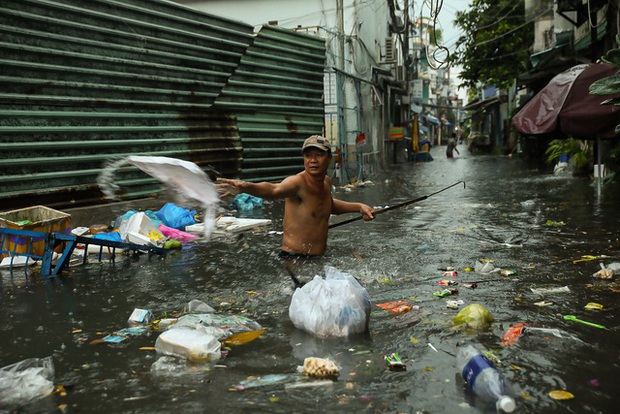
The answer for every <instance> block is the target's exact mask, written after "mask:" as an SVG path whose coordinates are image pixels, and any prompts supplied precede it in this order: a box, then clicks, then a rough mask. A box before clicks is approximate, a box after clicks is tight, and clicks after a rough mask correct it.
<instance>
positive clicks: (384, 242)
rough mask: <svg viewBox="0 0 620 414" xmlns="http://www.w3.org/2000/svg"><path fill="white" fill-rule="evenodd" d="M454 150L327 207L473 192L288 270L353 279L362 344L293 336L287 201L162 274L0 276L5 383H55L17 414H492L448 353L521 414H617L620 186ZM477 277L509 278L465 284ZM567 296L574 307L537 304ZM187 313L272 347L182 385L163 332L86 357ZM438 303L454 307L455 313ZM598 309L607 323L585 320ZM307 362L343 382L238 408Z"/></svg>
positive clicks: (403, 216) (166, 261)
mask: <svg viewBox="0 0 620 414" xmlns="http://www.w3.org/2000/svg"><path fill="white" fill-rule="evenodd" d="M459 149H461V155H456V158H454V159H450V160H449V159H446V158H445V147H440V148H433V150H432V155H433V157H434V158H435V161H433V162H430V163H402V164H397V165H395V166H393V167H392V168H391V169H390V171H388V172H384V173H378V174H377V175H375V176H372V177H367V178H368V179H369V180H371V181H372V183H368V184H367V185H366V186H365V187H358V188H354V189H352V190H350V191H345V190H343V189H340V188H338V189H337V191H336V194H335V196H336V197H340V198H343V199H346V200H351V201H363V202H365V203H367V204H370V205H373V206H377V207H385V206H389V205H394V204H397V203H402V202H404V201H407V200H410V199H415V198H418V197H421V196H424V195H429V194H432V193H434V192H436V191H438V190H441V189H442V188H445V187H447V186H449V185H451V184H453V183H455V182H457V181H459V180H463V181H465V183H466V187H465V188H463V186H462V185H457V186H454V187H452V188H450V189H448V190H446V191H444V192H442V193H440V194H436V195H433V196H431V197H429V198H427V199H425V200H422V201H420V202H417V203H414V204H412V205H410V206H408V207H405V208H402V209H395V210H392V211H389V212H386V213H384V214H381V215H379V216H378V217H377V218H376V219H375V220H374V221H372V222H363V221H356V222H353V223H350V224H346V225H343V226H341V227H337V228H334V229H332V230H331V231H330V236H329V247H328V253H327V255H326V256H325V257H324V258H322V259H319V260H316V261H312V262H308V263H305V264H303V265H302V266H299V267H298V268H297V269H296V275H297V277H298V278H299V279H301V280H303V281H309V280H311V279H312V277H313V276H314V275H317V274H319V275H324V270H323V268H324V266H325V265H331V266H334V267H336V268H337V269H339V270H341V271H343V272H347V273H350V274H352V275H354V276H355V277H356V278H357V279H358V280H359V281H360V283H361V284H362V285H363V286H364V287H365V288H366V289H367V291H368V293H369V295H370V298H371V301H372V304H373V305H372V312H371V315H370V330H369V332H368V334H367V335H361V336H356V337H352V338H348V339H319V338H316V337H314V336H312V335H309V334H305V333H303V332H300V331H298V330H297V329H295V328H294V326H293V325H292V323H291V321H290V319H289V314H288V307H289V304H290V300H291V296H292V294H293V292H294V285H293V283H292V280H291V278H290V276H289V274H288V273H287V271H286V270H285V268H284V266H283V264H282V262H281V260H280V259H279V258H278V256H277V253H278V252H279V246H280V242H281V238H280V237H281V236H279V235H277V234H272V232H273V231H278V230H280V229H281V224H282V221H281V219H282V208H283V203H282V202H281V201H276V202H273V203H267V204H266V205H265V207H264V208H263V209H261V210H257V211H253V212H252V213H251V214H250V216H252V217H254V218H269V219H272V220H273V222H272V224H271V225H270V226H268V227H267V228H265V230H263V231H254V232H244V233H240V234H236V235H232V236H227V237H217V238H215V239H213V240H211V241H208V242H205V241H199V242H195V243H192V244H190V245H187V246H185V248H184V249H183V250H182V251H179V252H174V253H171V254H169V255H168V256H167V257H165V258H161V257H159V256H157V255H148V254H140V255H127V256H125V255H122V256H119V257H118V258H117V261H116V263H115V264H114V265H112V264H110V263H109V262H106V261H104V262H102V263H98V262H96V261H93V262H91V263H89V264H87V265H85V266H76V267H72V269H71V270H70V271H69V272H66V273H65V274H64V275H63V276H61V277H57V278H53V279H50V280H47V281H43V280H41V279H40V278H39V277H38V276H37V275H36V274H31V275H28V276H25V275H24V274H23V273H19V272H15V273H14V274H13V275H10V274H8V273H7V272H6V271H1V272H0V366H6V365H9V364H12V363H15V362H18V361H21V360H24V359H27V358H44V357H48V356H51V357H52V359H53V362H54V368H55V379H54V383H55V384H56V385H62V386H63V387H64V390H65V393H64V394H61V393H58V394H55V395H53V396H49V397H46V398H43V399H41V400H38V401H36V402H34V403H32V404H30V405H28V406H26V407H25V408H23V411H22V412H33V413H38V412H59V411H61V412H67V413H73V412H89V413H91V412H92V413H98V412H102V413H104V412H105V413H110V412H124V413H127V412H133V413H147V412H148V413H169V412H173V411H176V412H184V413H194V412H196V413H198V412H200V413H204V412H223V411H227V412H234V413H236V412H269V413H290V412H317V411H320V412H369V413H375V412H377V413H396V412H403V413H417V412H428V413H457V412H464V413H468V412H470V413H471V412H484V411H489V407H486V406H484V405H482V404H480V402H478V401H475V399H473V398H472V397H471V395H469V394H468V393H467V392H466V391H465V389H464V387H463V383H462V381H461V380H460V379H459V377H458V375H457V373H456V368H455V357H454V354H455V352H456V345H457V344H459V343H465V342H467V343H474V344H476V346H478V347H480V349H488V350H491V351H492V352H493V354H494V355H495V356H496V357H497V360H496V365H497V367H498V369H499V370H500V371H501V372H502V373H503V374H504V375H505V376H506V378H507V379H508V381H509V382H510V383H511V384H512V386H513V388H514V395H515V400H516V403H517V412H522V413H540V412H558V413H567V412H574V413H584V412H591V413H598V412H602V413H607V412H615V407H616V406H617V405H618V403H620V396H619V395H618V393H617V380H618V378H619V374H620V360H619V355H620V354H619V353H618V343H620V334H619V329H618V316H619V311H618V309H617V307H616V302H617V297H618V294H619V292H620V286H619V285H618V283H617V282H616V281H617V280H618V278H619V277H620V276H615V280H616V281H614V280H611V281H609V280H598V279H594V278H593V277H592V275H593V273H595V272H596V271H598V270H599V269H600V264H601V263H602V264H603V265H609V264H611V263H614V262H620V241H619V238H618V237H619V236H618V235H619V230H620V221H619V220H618V219H617V212H618V211H619V210H620V191H619V190H620V189H619V188H618V185H617V184H613V183H612V184H609V185H607V186H605V187H603V188H597V187H596V186H592V182H591V181H590V180H589V179H588V178H574V177H565V176H564V177H556V176H554V175H552V174H550V173H549V172H547V171H540V170H539V169H537V168H536V167H533V166H530V165H529V164H527V163H526V162H524V161H523V160H521V159H520V158H519V157H517V156H515V157H506V156H486V155H485V156H471V155H470V154H468V153H467V151H466V150H465V149H464V148H463V147H462V146H461V147H460V148H459ZM161 205H163V201H161V202H159V201H157V200H154V201H153V205H152V206H146V207H145V205H144V204H140V205H138V204H118V205H114V206H109V207H106V208H105V209H81V210H75V211H69V212H71V213H72V214H73V225H74V227H75V226H78V225H87V226H88V225H90V224H95V223H102V222H103V223H106V224H107V223H108V222H109V221H112V220H113V219H114V218H115V217H116V216H118V215H120V214H122V213H124V212H125V211H127V210H128V209H131V208H137V207H141V208H153V209H157V208H159V207H161ZM344 218H346V216H340V217H334V218H333V222H337V221H339V220H341V219H344ZM478 261H481V263H485V262H486V261H489V263H491V265H492V266H494V267H497V268H501V269H511V270H514V271H516V274H513V275H508V276H503V275H501V274H500V273H491V274H482V273H476V272H467V271H466V270H465V268H474V267H475V265H476V262H478ZM446 267H454V268H455V269H456V270H457V272H458V275H457V276H456V277H453V278H452V279H454V280H455V281H457V282H458V283H459V284H458V285H456V286H455V287H456V288H458V294H457V295H453V296H448V297H444V298H441V297H438V296H435V295H434V292H436V291H440V290H442V289H443V287H442V286H440V285H438V282H439V281H440V280H442V279H446V277H445V276H443V271H441V270H438V269H440V268H446ZM468 282H478V284H477V288H475V289H470V288H467V287H465V284H466V283H468ZM564 286H566V287H567V288H568V292H558V293H534V292H533V291H532V288H534V289H549V288H562V287H564ZM192 299H200V300H203V301H205V302H207V303H208V304H210V305H211V306H212V307H213V308H215V309H216V311H217V312H218V313H230V314H242V315H245V316H248V317H250V318H252V319H254V320H255V321H257V322H258V323H260V324H261V325H262V326H263V327H265V328H266V329H267V331H266V332H265V334H263V336H261V337H260V338H259V339H256V340H254V341H252V342H250V343H248V344H245V345H240V346H234V347H232V348H231V350H230V351H229V353H228V355H227V356H226V357H225V358H222V359H220V360H219V361H217V362H216V363H215V364H206V365H204V364H203V365H201V364H189V365H188V369H187V370H185V371H184V372H183V374H181V375H175V374H174V373H170V372H168V373H166V372H162V371H158V370H156V369H155V368H154V364H155V363H156V362H157V361H158V359H160V356H159V355H158V354H157V353H156V352H155V351H154V350H153V347H154V344H155V340H156V339H157V336H158V335H159V333H158V332H151V333H149V334H147V335H141V336H134V337H131V338H130V339H128V340H125V341H123V342H121V343H119V344H108V343H94V344H93V343H92V341H95V342H97V341H96V340H97V339H101V338H102V337H103V336H105V335H106V334H108V333H111V332H115V331H118V330H119V329H122V328H125V327H127V319H128V317H129V315H130V314H131V313H132V311H133V309H134V308H143V309H149V310H151V311H152V312H153V313H154V314H155V316H156V317H162V316H164V315H170V314H174V313H175V312H176V313H178V312H180V311H182V310H183V309H184V308H185V307H186V306H187V303H188V302H189V301H190V300H192ZM400 299H404V300H406V301H407V302H409V303H410V304H411V305H413V306H414V308H413V309H412V310H410V311H409V312H406V313H400V314H395V313H390V312H388V311H386V310H383V309H381V308H379V307H377V306H376V304H380V303H384V302H389V301H395V300H400ZM448 300H462V301H463V302H464V304H462V305H460V306H459V308H458V309H450V308H448V307H447V306H446V302H447V301H448ZM590 302H595V303H598V304H601V305H602V306H603V309H602V310H587V309H585V306H586V305H587V304H588V303H590ZM472 303H478V304H481V305H483V306H484V307H486V308H487V309H488V310H489V312H490V313H491V314H492V315H493V317H494V322H493V323H492V324H491V326H490V327H489V328H488V329H486V330H478V331H473V330H463V329H456V328H455V327H454V326H453V323H452V320H453V318H454V317H455V316H456V315H457V313H458V312H459V311H460V310H461V309H463V307H464V306H466V305H468V304H472ZM541 305H544V306H541ZM564 315H575V316H576V317H577V318H579V319H581V320H585V321H589V322H592V323H596V324H599V325H603V326H605V327H606V329H599V328H596V327H592V326H589V325H585V324H582V323H578V322H574V321H569V320H565V319H564V318H563V316H564ZM518 322H527V323H529V324H530V326H531V327H535V328H549V329H557V330H559V331H558V332H556V333H559V334H560V335H561V337H556V336H555V335H553V334H551V333H549V331H548V332H544V331H536V330H530V331H527V330H526V331H525V333H523V334H522V335H521V336H520V337H519V339H518V341H517V342H516V344H515V345H513V346H510V347H506V346H502V344H501V342H502V338H503V337H504V334H505V332H506V331H507V329H508V328H509V327H511V326H512V325H514V324H516V323H518ZM393 352H398V353H399V355H400V357H401V360H402V361H403V363H404V364H405V365H406V370H404V371H398V372H396V371H391V370H389V369H388V368H387V367H386V365H385V362H384V359H383V357H384V355H386V354H390V353H393ZM309 356H314V357H330V358H332V359H333V360H334V361H336V363H337V364H338V366H339V368H340V375H339V377H338V380H337V381H335V382H310V383H308V384H309V386H306V387H291V386H287V385H286V384H285V383H278V382H276V383H272V384H263V385H262V386H260V387H256V388H253V389H246V390H244V391H231V389H234V386H235V385H237V384H239V383H240V382H241V381H243V380H246V379H247V378H248V377H251V376H254V377H265V376H267V375H270V374H287V375H294V374H295V372H296V370H297V367H298V366H300V365H302V364H303V361H304V358H306V357H309ZM268 378H269V377H268ZM18 389H19V388H18ZM555 390H564V391H568V392H570V393H571V394H572V395H573V396H574V398H572V399H569V400H555V399H553V398H551V397H550V395H549V393H550V392H551V391H555ZM471 404H473V405H474V406H473V407H472V406H471ZM491 411H493V410H491Z"/></svg>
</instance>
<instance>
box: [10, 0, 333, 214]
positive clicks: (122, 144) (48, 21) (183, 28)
mask: <svg viewBox="0 0 620 414" xmlns="http://www.w3.org/2000/svg"><path fill="white" fill-rule="evenodd" d="M5 3H8V4H4V3H3V6H2V8H0V65H1V66H2V73H1V74H0V144H1V145H2V150H1V152H0V153H1V155H0V208H7V207H10V206H22V205H30V204H34V203H45V204H48V205H58V206H62V205H69V204H70V203H71V202H73V201H75V202H77V203H90V202H95V201H99V200H100V198H101V193H100V192H99V190H98V188H97V186H96V177H97V175H98V174H99V172H100V170H101V168H102V166H103V165H104V163H105V162H106V160H110V159H115V158H119V157H123V156H126V155H130V154H142V155H161V156H170V157H175V158H181V159H186V160H190V161H193V162H195V163H197V164H198V165H200V166H201V167H203V168H205V169H206V168H208V167H212V168H213V169H215V170H218V171H219V172H220V173H222V174H223V175H227V176H233V175H239V174H240V169H241V165H242V164H241V163H242V160H243V157H245V158H246V160H245V161H243V162H244V164H243V165H244V166H245V165H248V166H249V167H250V168H256V167H255V166H254V165H253V164H252V163H250V162H249V161H248V160H247V159H252V158H254V154H253V152H252V151H253V150H254V149H255V148H256V149H258V148H270V149H271V150H270V151H266V153H267V154H268V155H267V156H266V157H264V158H265V159H269V158H274V157H275V158H288V156H287V157H284V156H283V155H282V153H281V151H280V147H282V146H288V145H292V144H293V142H291V143H289V142H287V141H286V139H285V138H290V139H291V141H295V145H297V146H299V144H298V141H299V139H300V137H301V135H302V134H303V133H304V132H306V130H313V126H307V124H308V123H310V124H311V125H313V122H314V121H313V120H314V118H315V117H316V116H317V115H316V114H312V115H311V112H312V111H316V109H317V106H316V96H314V95H313V98H314V100H313V101H312V103H311V104H310V103H308V102H307V101H305V100H304V102H303V103H301V104H300V103H297V102H293V101H295V99H296V97H293V96H294V94H295V89H296V88H300V85H304V86H308V84H307V83H306V82H305V79H306V78H312V76H310V74H309V73H304V74H302V75H300V76H298V77H297V78H294V77H291V78H289V79H288V83H287V82H285V81H283V80H281V79H280V77H281V76H284V77H286V76H290V72H287V75H284V74H283V72H284V69H283V68H276V67H270V66H269V63H268V62H269V61H270V58H269V57H267V56H264V57H263V56H261V52H262V53H265V52H264V49H265V48H268V46H267V45H265V46H262V45H260V43H261V42H259V41H258V39H261V37H262V34H261V35H259V36H258V37H256V39H257V42H256V43H258V44H259V45H258V46H256V43H255V36H254V34H253V33H252V27H251V26H249V25H246V24H243V23H239V22H235V21H232V20H228V19H223V18H219V17H215V16H211V15H208V14H205V13H202V12H199V11H196V10H193V9H190V8H186V7H182V6H179V5H176V4H174V3H170V2H166V1H158V0H152V1H147V0H123V1H111V0H62V1H61V0H58V1H55V0H22V1H19V2H5ZM266 31H268V32H278V31H277V30H273V31H272V30H266ZM286 37H289V39H286ZM290 39H298V40H296V41H293V40H290ZM261 40H262V39H261ZM271 42H272V43H273V44H274V45H272V48H273V49H272V52H273V53H274V56H272V57H271V59H273V60H272V61H271V63H272V64H274V62H275V61H278V60H277V59H276V56H275V53H276V51H279V50H280V49H283V52H284V50H286V49H287V48H290V49H293V48H298V49H299V52H298V51H296V50H288V52H287V53H283V54H282V56H283V55H287V54H288V55H289V59H290V58H292V56H297V55H298V53H299V54H301V55H303V56H304V57H306V55H313V53H314V55H313V59H310V57H309V56H307V59H306V60H305V61H303V62H302V63H301V64H300V65H299V66H301V67H300V68H299V71H300V72H303V70H302V69H303V68H302V67H303V65H308V64H309V62H310V61H312V60H314V61H318V60H319V55H320V47H315V43H317V42H316V41H311V40H310V39H308V38H307V37H306V36H303V35H298V34H294V33H292V32H291V33H290V35H288V36H284V34H282V35H281V37H280V38H278V37H277V36H276V38H275V39H273V40H271ZM295 42H297V43H298V44H296V45H295ZM263 43H266V44H269V41H267V40H266V39H265V41H263ZM318 43H322V40H321V41H320V42H318ZM304 44H305V45H306V46H307V47H306V49H309V50H312V51H313V52H308V51H307V50H304V47H303V46H304ZM278 48H280V49H278ZM304 53H305V55H304ZM267 54H268V53H267ZM279 58H280V59H281V57H279ZM246 61H247V64H246V63H245V62H246ZM242 62H243V63H242ZM278 62H280V63H279V64H280V65H281V66H283V61H281V60H280V61H278ZM238 67H239V69H241V68H242V67H245V69H244V71H237V68H238ZM306 69H308V72H311V71H313V70H315V69H314V68H313V67H310V66H306ZM236 71H237V73H236ZM252 71H259V72H260V73H261V79H262V78H264V79H269V81H266V80H263V81H261V82H256V80H255V79H256V77H254V78H253V79H254V81H252V77H251V75H252ZM270 71H272V73H270ZM233 74H234V76H233ZM317 75H318V76H319V77H321V76H322V67H321V69H320V70H318V71H317ZM248 76H249V77H248ZM244 81H245V83H244ZM296 83H297V84H298V85H297V86H295V84H296ZM249 84H253V85H252V87H250V85H249ZM279 94H280V95H279ZM257 95H258V96H257ZM283 96H289V97H291V98H290V99H289V100H288V101H286V104H284V100H280V99H279V97H283ZM301 96H302V94H301V93H299V94H297V97H301ZM278 101H279V102H280V103H282V106H281V108H280V109H279V108H278V107H277V102H278ZM313 105H314V106H313ZM285 107H286V110H287V111H286V113H287V115H285V114H284V108H285ZM298 107H299V108H298ZM291 108H295V110H294V111H290V109H291ZM302 108H306V110H307V111H308V112H307V113H306V114H305V115H298V113H304V111H303V109H302ZM319 110H320V111H319V113H318V117H319V118H321V119H322V108H319ZM286 116H289V117H290V122H288V123H284V122H283V121H282V119H285V117H286ZM291 125H306V126H307V127H306V129H305V130H304V129H303V128H298V130H297V131H296V132H297V133H296V134H294V135H292V138H291V134H289V136H288V137H287V136H283V135H279V133H280V131H281V130H282V129H283V128H284V129H286V128H287V127H290V126H291ZM312 132H313V133H314V132H317V131H315V130H313V131H312ZM318 132H320V129H319V131H318ZM246 134H247V143H248V145H249V146H248V148H247V151H248V152H247V153H246V155H242V154H243V152H242V151H243V147H244V146H245V145H246ZM260 139H268V140H269V141H268V142H263V143H262V144H261V143H260ZM279 139H281V140H279ZM250 144H251V145H250ZM261 145H264V146H263V147H261ZM287 163H288V164H289V165H291V166H292V161H291V160H286V162H284V163H282V164H283V165H284V164H287ZM255 164H256V163H255ZM271 165H276V163H271ZM248 171H251V169H250V170H248ZM287 171H288V170H287ZM257 172H258V171H257ZM281 172H282V173H284V170H282V171H281ZM244 175H246V174H244ZM247 175H248V177H250V176H251V174H250V173H247ZM264 176H274V177H275V176H279V173H276V174H274V173H272V172H270V173H267V174H264ZM118 177H119V179H120V180H121V184H123V186H124V187H126V188H127V196H129V197H139V196H143V195H145V194H149V193H151V192H154V191H157V190H158V189H159V183H157V182H155V181H154V180H153V179H151V178H150V177H148V176H145V175H144V174H143V173H141V172H139V171H136V170H132V169H127V170H124V171H122V172H120V173H119V174H118ZM25 197H30V198H29V199H28V200H25Z"/></svg>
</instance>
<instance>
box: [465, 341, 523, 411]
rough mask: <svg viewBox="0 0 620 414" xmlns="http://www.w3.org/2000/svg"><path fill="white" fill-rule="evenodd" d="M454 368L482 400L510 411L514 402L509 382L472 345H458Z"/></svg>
mask: <svg viewBox="0 0 620 414" xmlns="http://www.w3.org/2000/svg"><path fill="white" fill-rule="evenodd" d="M456 368H457V370H458V371H459V372H460V373H461V375H462V376H463V379H464V380H465V383H466V384H467V386H468V387H469V388H470V389H471V390H472V391H473V392H474V394H476V395H477V396H478V397H479V398H481V399H482V400H485V401H488V402H495V407H496V408H497V410H498V411H499V410H502V411H504V412H507V413H510V412H512V411H514V409H515V407H516V404H515V400H514V399H513V398H512V397H511V394H512V390H511V388H510V384H509V383H508V382H507V381H506V379H505V378H504V376H503V375H502V374H501V373H500V372H499V371H498V370H497V369H496V368H495V366H494V365H493V363H492V362H491V361H489V360H488V359H487V358H486V357H485V356H484V355H482V354H481V353H480V352H479V351H478V350H476V348H474V347H473V346H472V345H466V346H462V347H459V348H458V350H457V354H456Z"/></svg>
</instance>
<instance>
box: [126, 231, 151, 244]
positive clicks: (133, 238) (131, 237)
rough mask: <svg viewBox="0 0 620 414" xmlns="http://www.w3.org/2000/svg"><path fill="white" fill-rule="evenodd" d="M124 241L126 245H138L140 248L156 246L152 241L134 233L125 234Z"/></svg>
mask: <svg viewBox="0 0 620 414" xmlns="http://www.w3.org/2000/svg"><path fill="white" fill-rule="evenodd" d="M125 241H127V242H128V243H133V244H139V245H140V246H156V244H155V242H154V241H153V240H151V239H149V238H148V237H147V236H145V235H143V234H140V233H138V232H135V231H129V232H127V235H126V236H125Z"/></svg>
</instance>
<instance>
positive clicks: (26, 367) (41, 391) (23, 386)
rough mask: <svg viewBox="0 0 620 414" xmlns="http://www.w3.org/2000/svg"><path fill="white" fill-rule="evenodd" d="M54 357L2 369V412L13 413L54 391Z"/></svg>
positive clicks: (0, 390) (0, 372)
mask: <svg viewBox="0 0 620 414" xmlns="http://www.w3.org/2000/svg"><path fill="white" fill-rule="evenodd" d="M53 379H54V362H53V360H52V357H51V356H50V357H46V358H29V359H25V360H23V361H21V362H17V363H15V364H12V365H8V366H6V367H3V368H0V411H1V412H4V410H5V409H8V410H9V411H12V410H13V409H15V408H17V407H18V406H21V405H25V404H27V403H29V402H31V401H33V400H36V399H38V398H42V397H45V396H47V395H49V394H50V393H51V392H52V391H54V382H53Z"/></svg>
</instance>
